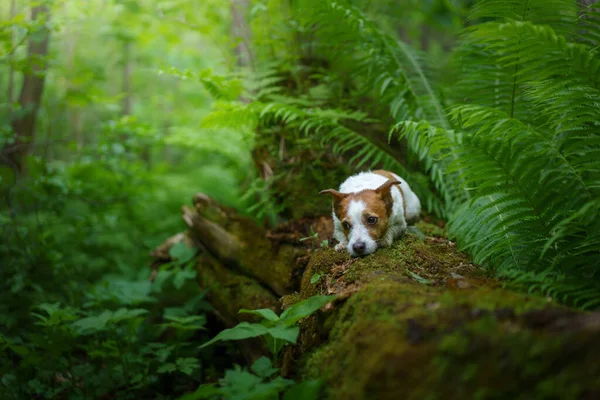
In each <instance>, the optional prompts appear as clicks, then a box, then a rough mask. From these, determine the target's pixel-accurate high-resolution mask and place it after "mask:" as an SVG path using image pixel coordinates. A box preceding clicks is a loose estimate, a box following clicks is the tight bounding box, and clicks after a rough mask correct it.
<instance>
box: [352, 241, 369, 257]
mask: <svg viewBox="0 0 600 400" xmlns="http://www.w3.org/2000/svg"><path fill="white" fill-rule="evenodd" d="M365 247H366V246H365V242H356V243H354V244H353V245H352V250H354V251H355V252H357V253H359V254H362V253H364V251H365Z"/></svg>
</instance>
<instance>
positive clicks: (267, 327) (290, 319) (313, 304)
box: [200, 296, 335, 357]
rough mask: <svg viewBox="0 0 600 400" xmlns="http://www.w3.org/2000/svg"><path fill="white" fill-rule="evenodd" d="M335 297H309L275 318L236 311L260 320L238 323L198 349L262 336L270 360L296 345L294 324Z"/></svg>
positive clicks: (262, 312) (266, 311)
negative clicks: (290, 344) (217, 343)
mask: <svg viewBox="0 0 600 400" xmlns="http://www.w3.org/2000/svg"><path fill="white" fill-rule="evenodd" d="M333 299H335V296H313V297H310V298H308V299H305V300H302V301H300V302H298V303H296V304H294V305H293V306H291V307H290V308H288V309H286V310H285V311H283V312H282V313H281V315H280V316H277V314H275V312H274V311H273V310H271V309H268V308H263V309H260V310H240V311H239V312H240V313H244V314H253V315H256V316H259V317H261V318H262V322H261V323H249V322H240V323H239V324H237V325H236V326H235V327H233V328H230V329H225V330H223V331H221V332H220V333H219V334H218V335H217V336H215V337H214V338H212V339H211V340H210V341H208V342H206V343H204V344H203V345H202V346H200V348H204V347H206V346H210V345H211V344H213V343H216V342H218V341H225V340H242V339H250V338H254V337H263V338H264V340H265V342H266V344H267V347H268V348H269V350H270V351H271V353H272V354H273V356H274V357H276V356H277V354H279V351H280V350H281V349H282V347H283V346H284V345H285V344H287V343H296V340H297V339H298V334H299V333H300V328H299V327H298V326H297V325H296V323H297V322H298V321H300V320H301V319H302V318H306V317H308V316H309V315H311V314H312V313H314V312H315V311H317V310H318V309H319V308H321V307H323V306H324V305H325V304H327V303H329V302H331V301H333Z"/></svg>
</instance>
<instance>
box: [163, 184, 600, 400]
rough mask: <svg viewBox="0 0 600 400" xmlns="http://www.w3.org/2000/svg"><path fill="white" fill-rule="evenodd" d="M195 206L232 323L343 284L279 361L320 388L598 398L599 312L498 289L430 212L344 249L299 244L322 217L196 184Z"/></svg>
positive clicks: (207, 280)
mask: <svg viewBox="0 0 600 400" xmlns="http://www.w3.org/2000/svg"><path fill="white" fill-rule="evenodd" d="M198 199H200V200H198ZM195 204H196V207H195V209H192V208H189V207H188V208H185V209H184V219H185V220H186V222H187V223H188V225H189V227H190V231H189V232H188V235H187V236H185V237H188V238H191V239H193V241H194V243H195V244H196V245H197V246H200V247H201V248H203V249H204V251H203V253H202V255H201V256H200V258H199V260H198V263H197V266H198V280H199V283H200V285H201V286H202V287H206V288H210V289H211V290H210V293H211V294H210V295H209V300H210V301H211V302H213V305H214V306H215V309H216V310H217V312H219V313H220V314H222V315H221V317H222V319H223V320H224V321H226V322H227V324H230V325H233V324H235V323H236V322H238V321H241V320H243V318H248V316H247V315H246V316H245V317H242V315H239V314H237V313H236V311H237V310H238V309H239V308H251V309H252V308H264V307H268V308H272V309H273V310H275V311H279V309H280V308H285V307H286V306H289V305H290V304H293V303H294V302H296V301H299V300H301V299H304V298H308V297H310V296H313V295H316V294H336V295H337V296H338V297H337V299H336V300H335V301H334V302H333V303H331V304H329V305H328V306H326V307H325V308H324V309H322V310H321V311H320V312H319V313H318V314H317V315H315V316H312V317H309V318H306V319H305V320H303V321H301V334H300V337H299V340H298V343H297V345H296V346H293V347H289V348H287V349H286V351H285V352H284V354H283V357H282V360H281V364H282V365H281V366H282V371H283V373H284V374H286V375H288V376H292V377H296V378H303V379H308V378H320V379H323V380H324V381H325V391H324V393H323V398H330V399H398V398H402V399H429V398H431V399H437V398H440V399H463V398H485V399H488V398H489V399H495V398H498V399H504V398H522V399H546V398H548V399H551V398H556V399H596V398H600V362H598V360H600V313H586V312H581V311H576V310H572V309H568V308H565V307H561V306H560V305H557V304H554V303H553V302H551V301H550V300H549V299H546V298H544V297H539V296H534V295H528V294H525V293H520V292H515V291H512V290H508V289H505V288H503V287H502V285H501V284H500V283H499V282H498V281H496V280H494V279H492V278H490V277H489V276H487V275H486V273H484V271H483V270H482V269H480V268H479V267H478V266H476V265H473V264H472V263H471V262H470V261H469V259H468V258H467V257H466V256H465V255H464V254H461V253H460V252H458V251H457V250H456V246H455V245H454V243H452V242H450V241H448V240H447V239H445V238H444V237H443V235H442V234H441V230H440V228H439V227H437V226H436V225H434V224H428V223H425V222H421V223H420V224H419V228H420V230H421V231H422V232H423V233H424V234H425V237H424V238H418V237H415V236H411V235H407V236H405V237H404V238H403V239H401V240H399V241H397V242H396V243H395V244H394V245H393V246H392V247H391V248H386V249H380V250H378V251H377V252H375V253H374V254H371V255H369V256H366V257H363V258H350V257H349V256H348V255H347V254H344V253H337V252H335V251H334V250H333V249H332V248H330V247H329V248H324V249H320V248H316V247H317V246H314V243H309V242H310V241H308V240H307V241H303V242H299V239H300V238H301V237H303V236H302V235H305V236H309V232H310V227H311V225H312V229H313V231H316V232H318V233H319V238H320V240H321V239H323V238H326V237H328V235H330V234H331V231H330V229H331V227H330V221H328V220H327V218H326V217H323V218H319V219H314V220H308V219H307V220H304V221H297V222H295V223H291V224H288V225H286V226H283V227H280V228H278V229H276V230H273V231H267V230H264V229H262V228H260V227H258V226H256V225H255V224H254V223H253V222H252V221H251V220H249V219H247V218H244V217H241V216H239V215H237V214H236V213H235V212H233V211H232V210H227V209H224V208H223V207H220V206H218V205H217V204H215V203H214V202H212V201H211V200H210V199H208V198H207V197H206V196H204V195H199V196H196V202H195ZM215 232H218V233H215ZM208 241H212V242H210V243H209V242H208ZM232 243H233V245H232ZM221 246H223V247H221ZM313 246H314V247H315V249H312V247H313ZM167 247H168V246H167ZM232 248H233V250H231V249H232ZM163 250H164V249H163ZM163 254H164V252H163ZM155 256H156V254H155ZM282 295H283V297H281V296H282Z"/></svg>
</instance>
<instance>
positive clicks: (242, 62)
mask: <svg viewBox="0 0 600 400" xmlns="http://www.w3.org/2000/svg"><path fill="white" fill-rule="evenodd" d="M249 10H250V2H249V0H231V20H232V21H231V36H232V37H233V40H234V41H235V42H237V43H236V45H235V55H236V60H237V63H238V65H239V66H240V67H251V66H252V65H253V64H254V57H253V54H252V49H251V47H250V43H251V41H252V39H251V31H250V25H249V24H248V20H247V18H248V12H249Z"/></svg>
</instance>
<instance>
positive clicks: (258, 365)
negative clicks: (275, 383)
mask: <svg viewBox="0 0 600 400" xmlns="http://www.w3.org/2000/svg"><path fill="white" fill-rule="evenodd" d="M251 369H252V371H253V372H254V373H255V374H256V375H258V376H260V377H261V378H268V377H270V376H272V375H273V374H275V373H276V372H277V371H279V369H278V368H273V363H272V362H271V360H270V359H269V358H267V357H264V356H263V357H261V358H259V359H258V360H256V361H254V364H252V368H251Z"/></svg>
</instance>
